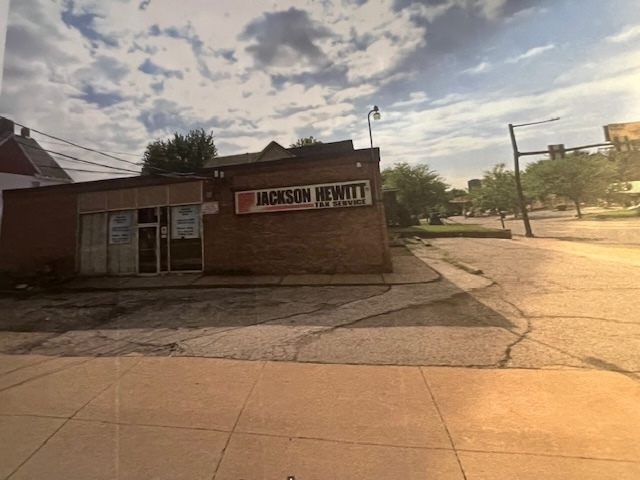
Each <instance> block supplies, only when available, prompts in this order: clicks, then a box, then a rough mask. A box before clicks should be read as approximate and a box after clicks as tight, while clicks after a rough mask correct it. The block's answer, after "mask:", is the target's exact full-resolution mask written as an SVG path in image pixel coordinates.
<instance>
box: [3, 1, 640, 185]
mask: <svg viewBox="0 0 640 480" xmlns="http://www.w3.org/2000/svg"><path fill="white" fill-rule="evenodd" d="M7 3H8V2H7V0H0V61H1V60H2V50H3V48H2V47H3V43H2V41H3V40H4V38H3V37H4V36H3V35H2V29H3V21H4V20H5V18H3V17H5V15H4V13H3V10H6V8H5V6H6V5H7ZM4 46H5V49H4V50H5V52H4V70H3V76H2V81H1V84H0V85H1V89H2V90H1V92H0V115H3V116H6V117H8V118H11V119H12V120H14V121H16V122H18V123H21V124H25V125H27V126H30V127H32V128H35V129H37V130H40V131H42V132H45V133H48V134H50V135H54V136H57V137H61V138H64V139H67V140H71V141H73V142H75V143H78V144H81V145H85V146H89V147H92V148H95V149H98V150H100V151H103V152H117V153H115V154H113V155H114V156H116V157H118V158H121V159H125V160H127V161H130V162H139V161H140V159H141V156H142V153H143V152H144V149H145V146H146V145H147V144H148V143H149V142H152V141H154V140H156V139H161V138H166V137H168V136H170V135H172V134H173V133H174V132H176V131H177V132H180V133H186V132H187V131H188V130H189V129H192V128H204V129H205V130H207V131H212V132H213V133H214V135H215V138H216V145H217V146H218V150H219V154H220V155H231V154H236V153H244V152H249V151H259V150H262V149H263V148H264V147H265V146H266V145H267V144H268V143H269V142H270V141H271V140H275V141H277V142H279V143H281V144H282V145H284V146H288V145H289V144H290V143H293V142H294V141H295V140H296V139H297V138H299V137H305V136H309V135H313V136H314V137H315V138H318V139H320V140H322V141H324V142H329V141H338V140H344V139H349V138H350V139H353V141H354V145H355V147H356V148H368V147H369V132H368V126H367V113H368V112H369V110H370V109H371V108H372V107H373V105H378V106H379V108H380V111H381V116H382V118H381V120H379V121H374V122H373V124H372V129H373V139H374V144H375V146H377V147H379V148H380V151H381V162H382V167H383V168H384V167H389V166H392V165H393V164H394V163H397V162H409V163H411V164H421V163H426V164H428V165H429V166H430V167H431V168H432V169H434V170H436V171H437V172H438V173H440V175H441V176H442V177H444V178H445V179H446V181H447V182H448V183H449V184H450V185H452V186H455V187H466V182H467V180H469V179H471V178H479V177H481V176H482V173H483V171H485V170H488V169H490V168H491V167H492V166H493V165H495V164H496V163H501V162H504V163H507V165H511V162H512V155H511V145H510V141H509V136H508V131H507V125H508V124H509V123H514V124H517V123H526V122H531V121H538V120H544V119H548V118H551V117H556V116H559V117H561V120H560V121H557V122H553V123H549V124H544V125H540V126H534V127H527V128H522V129H518V130H517V136H518V142H519V144H520V147H521V150H544V149H546V147H547V145H549V144H557V143H564V144H565V145H567V146H568V147H569V146H578V145H585V144H591V143H596V142H602V141H604V136H603V131H602V126H603V125H606V124H610V123H620V122H628V121H638V120H640V2H638V1H637V0H608V1H607V2H603V1H602V0H298V1H294V0H272V1H267V2H260V1H257V0H233V1H227V2H211V1H208V0H181V1H180V2H175V1H171V0H12V1H11V2H10V3H9V16H8V22H7V27H6V43H5V45H4ZM33 137H34V138H37V139H45V138H44V137H42V136H39V135H36V134H33ZM42 145H43V146H44V147H46V148H49V149H51V150H54V151H58V152H61V153H66V154H69V155H73V156H77V157H78V158H81V159H86V160H90V161H94V162H96V163H100V164H104V165H110V166H118V167H121V168H125V169H133V170H137V167H134V166H132V165H131V164H127V163H124V162H119V161H117V160H114V159H110V158H107V157H105V156H99V155H97V154H93V153H90V152H86V151H83V150H79V149H76V148H71V147H64V146H62V145H56V144H55V143H45V142H43V143H42ZM529 158H530V159H531V160H533V159H534V158H531V157H529ZM60 163H61V165H62V166H64V167H67V168H75V169H80V170H82V169H95V170H101V171H106V170H105V168H102V167H97V166H90V165H86V164H80V163H77V162H71V161H69V160H61V161H60ZM69 173H70V174H71V176H72V177H74V178H75V179H76V180H78V181H84V180H92V179H98V178H100V179H102V178H109V177H111V176H118V175H126V174H127V172H119V174H117V173H115V171H114V173H112V174H105V173H99V174H93V173H86V172H79V171H69ZM129 174H130V173H129Z"/></svg>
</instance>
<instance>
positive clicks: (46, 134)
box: [16, 123, 140, 167]
mask: <svg viewBox="0 0 640 480" xmlns="http://www.w3.org/2000/svg"><path fill="white" fill-rule="evenodd" d="M16 125H18V126H19V127H24V128H28V129H29V130H30V131H32V132H35V133H37V134H39V135H44V136H45V137H48V138H53V139H54V140H58V141H59V142H64V143H68V144H69V145H73V146H74V147H77V148H81V149H83V150H87V151H89V152H93V153H97V154H99V155H103V156H105V157H107V158H111V159H113V160H117V161H119V162H123V163H128V164H129V165H135V166H137V167H139V166H140V165H138V164H137V163H136V162H132V161H131V160H124V159H122V158H118V157H116V156H113V155H110V154H108V153H104V152H101V151H100V150H96V149H95V148H91V147H84V146H82V145H78V144H77V143H74V142H71V141H69V140H65V139H64V138H60V137H56V136H54V135H49V134H48V133H44V132H41V131H40V130H36V129H35V128H31V127H27V126H26V125H22V124H20V123H16Z"/></svg>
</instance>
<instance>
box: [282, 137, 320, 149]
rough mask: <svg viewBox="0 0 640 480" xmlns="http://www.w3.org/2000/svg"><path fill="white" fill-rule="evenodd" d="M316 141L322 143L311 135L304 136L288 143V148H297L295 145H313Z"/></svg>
mask: <svg viewBox="0 0 640 480" xmlns="http://www.w3.org/2000/svg"><path fill="white" fill-rule="evenodd" d="M316 143H322V142H321V141H320V140H318V139H317V138H313V136H311V137H305V138H299V139H298V140H297V141H296V143H292V144H291V145H289V148H297V147H306V146H309V145H315V144H316Z"/></svg>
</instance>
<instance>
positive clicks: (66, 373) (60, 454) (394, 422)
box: [0, 356, 640, 480]
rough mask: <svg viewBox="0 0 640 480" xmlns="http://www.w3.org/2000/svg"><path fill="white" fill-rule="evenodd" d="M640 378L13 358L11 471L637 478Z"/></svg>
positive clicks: (3, 421)
mask: <svg viewBox="0 0 640 480" xmlns="http://www.w3.org/2000/svg"><path fill="white" fill-rule="evenodd" d="M639 405H640V385H639V384H638V383H637V382H636V381H634V380H632V379H631V378H628V377H626V376H624V375H621V374H616V373H609V372H601V371H584V370H582V371H579V370H505V369H495V370H488V369H487V370H482V369H462V368H439V367H427V368H424V367H422V368H419V367H391V366H390V367H384V366H383V367H375V366H347V365H318V364H295V363H285V362H275V363H274V362H244V361H234V360H217V359H201V358H177V357H169V358H166V357H163V358H160V357H142V358H141V357H119V358H82V357H76V358H53V357H39V356H1V357H0V479H6V478H11V479H12V480H20V479H47V480H56V479H60V480H62V479H64V480H75V479H83V480H84V479H98V480H99V479H113V478H118V479H121V480H124V479H132V480H133V479H136V480H140V479H167V480H169V479H170V480H176V479H189V480H196V479H209V480H210V479H214V480H239V479H245V480H258V479H261V480H262V479H264V480H280V479H282V480H284V479H285V478H287V476H288V475H295V477H296V479H297V480H328V479H354V480H355V479H384V480H396V479H397V480H413V479H416V480H417V479H429V480H462V479H465V478H466V479H467V480H490V479H491V480H494V479H495V480H498V479H500V480H502V479H518V480H534V479H535V480H538V479H540V478H544V479H546V480H556V479H580V480H601V479H616V480H625V479H628V480H632V479H637V478H640V443H639V442H638V438H640V408H638V406H639Z"/></svg>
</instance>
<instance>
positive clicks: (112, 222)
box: [109, 212, 133, 245]
mask: <svg viewBox="0 0 640 480" xmlns="http://www.w3.org/2000/svg"><path fill="white" fill-rule="evenodd" d="M132 220H133V215H132V212H120V213H112V214H111V215H110V216H109V245H119V244H123V243H131V230H132Z"/></svg>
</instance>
